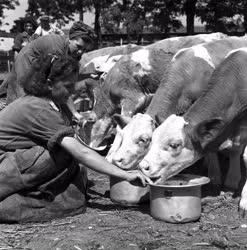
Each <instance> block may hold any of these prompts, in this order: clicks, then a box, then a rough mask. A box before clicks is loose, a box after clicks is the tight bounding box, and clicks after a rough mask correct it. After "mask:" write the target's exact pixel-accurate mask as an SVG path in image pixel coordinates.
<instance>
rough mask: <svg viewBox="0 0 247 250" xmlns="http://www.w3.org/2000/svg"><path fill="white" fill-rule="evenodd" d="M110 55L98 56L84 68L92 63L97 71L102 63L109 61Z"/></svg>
mask: <svg viewBox="0 0 247 250" xmlns="http://www.w3.org/2000/svg"><path fill="white" fill-rule="evenodd" d="M108 57H109V55H105V56H97V57H95V58H93V59H92V60H90V61H89V62H88V63H86V64H85V65H84V68H85V67H87V66H88V65H89V64H90V63H93V64H94V67H95V68H96V69H97V68H98V67H99V66H100V65H101V64H102V63H105V62H106V60H107V59H108Z"/></svg>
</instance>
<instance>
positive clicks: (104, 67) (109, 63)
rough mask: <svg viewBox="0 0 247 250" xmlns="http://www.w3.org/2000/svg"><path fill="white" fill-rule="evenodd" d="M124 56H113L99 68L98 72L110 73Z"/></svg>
mask: <svg viewBox="0 0 247 250" xmlns="http://www.w3.org/2000/svg"><path fill="white" fill-rule="evenodd" d="M122 56H123V55H116V56H112V57H110V58H107V60H106V61H105V62H103V63H102V64H101V65H99V66H98V68H97V70H98V71H100V72H106V73H108V72H109V71H110V69H111V68H112V67H113V66H114V65H115V64H116V62H117V61H119V59H120V58H121V57H122Z"/></svg>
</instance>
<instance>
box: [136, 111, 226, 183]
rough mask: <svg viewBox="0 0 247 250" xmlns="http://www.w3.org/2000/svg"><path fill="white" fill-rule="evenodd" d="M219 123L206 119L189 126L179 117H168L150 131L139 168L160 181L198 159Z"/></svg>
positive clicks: (217, 128)
mask: <svg viewBox="0 0 247 250" xmlns="http://www.w3.org/2000/svg"><path fill="white" fill-rule="evenodd" d="M221 124H222V122H221V119H210V120H206V121H204V122H200V123H199V124H197V125H195V126H192V125H190V124H189V123H188V122H186V121H185V119H184V118H183V117H181V116H176V115H171V116H169V117H168V118H167V119H166V120H165V121H164V122H163V123H162V124H161V125H160V126H159V127H158V128H157V129H155V131H154V132H153V136H152V141H151V145H150V149H149V151H148V153H147V154H146V155H145V157H144V158H143V160H142V161H141V162H140V164H139V167H140V169H141V170H142V172H143V173H144V174H145V175H147V176H149V177H150V178H152V179H153V180H155V181H156V182H157V183H162V182H163V181H165V180H166V179H168V178H170V177H172V176H174V175H176V174H178V173H179V172H181V171H182V170H183V169H185V168H187V167H189V166H191V165H192V164H193V163H194V162H196V161H197V160H199V159H200V158H201V157H202V156H203V155H204V154H205V153H206V152H207V151H208V150H209V149H208V148H209V147H210V144H211V143H212V142H213V141H214V139H215V138H216V135H217V134H218V133H219V131H220V127H221V126H220V125H221ZM221 129H222V128H221ZM219 144H220V143H219Z"/></svg>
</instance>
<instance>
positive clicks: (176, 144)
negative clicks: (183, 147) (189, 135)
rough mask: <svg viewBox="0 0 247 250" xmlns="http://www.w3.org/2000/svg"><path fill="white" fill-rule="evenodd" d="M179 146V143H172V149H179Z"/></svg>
mask: <svg viewBox="0 0 247 250" xmlns="http://www.w3.org/2000/svg"><path fill="white" fill-rule="evenodd" d="M179 146H180V144H179V143H170V147H171V148H172V149H174V150H175V149H178V148H179Z"/></svg>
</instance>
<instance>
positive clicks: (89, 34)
mask: <svg viewBox="0 0 247 250" xmlns="http://www.w3.org/2000/svg"><path fill="white" fill-rule="evenodd" d="M96 38H97V37H96V35H95V33H94V30H93V29H92V28H91V27H90V26H88V25H86V24H85V23H83V22H82V21H78V22H75V23H74V24H73V25H72V27H71V28H70V30H69V50H70V54H71V55H72V56H73V57H75V58H77V59H80V57H81V55H82V54H83V53H84V52H88V51H90V50H93V49H94V48H95V45H96Z"/></svg>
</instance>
